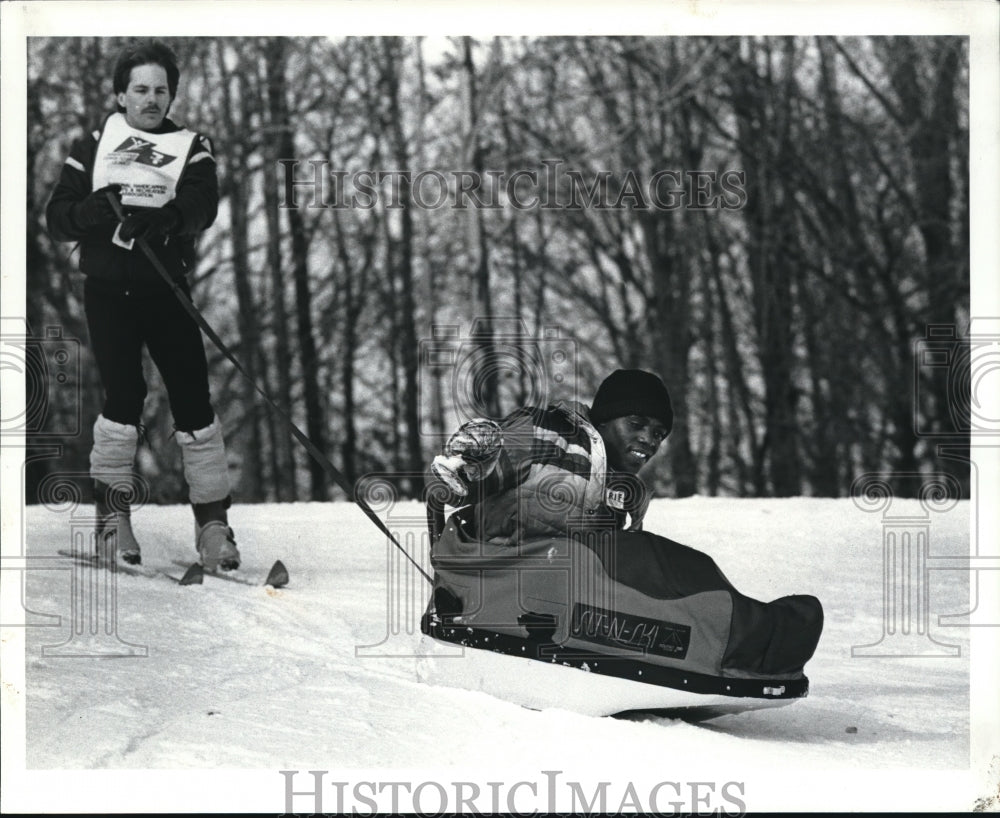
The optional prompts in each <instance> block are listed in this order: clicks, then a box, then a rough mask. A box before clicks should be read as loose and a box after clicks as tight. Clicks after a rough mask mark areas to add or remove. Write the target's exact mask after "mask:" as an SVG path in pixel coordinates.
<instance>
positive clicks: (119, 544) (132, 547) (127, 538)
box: [95, 483, 142, 565]
mask: <svg viewBox="0 0 1000 818" xmlns="http://www.w3.org/2000/svg"><path fill="white" fill-rule="evenodd" d="M95 491H96V506H97V556H98V558H99V559H106V560H108V561H112V560H114V559H115V554H116V553H117V555H118V556H119V557H120V558H121V560H122V562H125V563H128V564H129V565H139V564H140V563H141V562H142V551H141V549H140V548H139V543H138V541H137V540H136V538H135V534H133V533H132V514H131V508H130V505H129V498H128V494H127V493H126V492H125V491H122V490H121V489H118V488H111V487H109V486H106V485H104V484H103V483H96V485H95Z"/></svg>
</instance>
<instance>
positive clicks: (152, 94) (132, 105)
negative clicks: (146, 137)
mask: <svg viewBox="0 0 1000 818" xmlns="http://www.w3.org/2000/svg"><path fill="white" fill-rule="evenodd" d="M118 104H119V105H121V106H122V108H124V109H125V121H126V122H128V124H129V125H131V126H132V127H133V128H137V129H138V130H140V131H154V130H156V129H157V128H159V127H160V123H162V122H163V118H164V117H165V116H166V115H167V111H168V110H170V89H169V88H168V86H167V72H166V69H165V68H164V67H163V66H162V65H155V64H149V65H137V66H136V67H135V68H133V69H132V73H131V74H130V75H129V80H128V88H127V89H126V90H125V91H124V92H123V93H121V94H119V95H118Z"/></svg>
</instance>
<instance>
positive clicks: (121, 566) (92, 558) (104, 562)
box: [57, 549, 204, 585]
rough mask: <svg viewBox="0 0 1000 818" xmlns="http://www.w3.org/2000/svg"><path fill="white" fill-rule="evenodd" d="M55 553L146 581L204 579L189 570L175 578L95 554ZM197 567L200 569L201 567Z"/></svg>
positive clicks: (191, 582) (196, 582)
mask: <svg viewBox="0 0 1000 818" xmlns="http://www.w3.org/2000/svg"><path fill="white" fill-rule="evenodd" d="M57 553H58V554H59V556H60V557H68V558H69V559H71V560H73V561H75V562H76V563H78V564H80V565H85V566H93V567H96V568H103V569H104V570H105V571H114V572H115V573H117V574H125V575H126V576H130V577H146V578H147V579H154V578H156V577H164V578H165V579H169V580H170V581H171V582H176V583H177V584H178V585H201V583H202V582H203V581H204V577H203V576H202V575H201V574H200V573H199V572H192V571H190V570H189V571H186V572H185V573H184V575H183V576H180V577H177V576H174V575H173V574H168V573H167V572H166V571H161V570H160V569H158V568H146V567H143V566H141V565H129V564H128V563H124V562H121V561H119V560H114V561H112V560H108V559H106V558H104V557H100V556H98V555H97V554H84V553H82V552H80V551H66V550H62V549H61V550H59V551H58V552H57ZM198 567H199V568H200V567H201V566H198Z"/></svg>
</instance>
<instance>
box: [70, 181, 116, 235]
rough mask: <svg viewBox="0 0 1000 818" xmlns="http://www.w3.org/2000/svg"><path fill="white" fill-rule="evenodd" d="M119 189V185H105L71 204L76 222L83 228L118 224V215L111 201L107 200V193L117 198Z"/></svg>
mask: <svg viewBox="0 0 1000 818" xmlns="http://www.w3.org/2000/svg"><path fill="white" fill-rule="evenodd" d="M121 189H122V186H121V185H106V186H105V187H102V188H101V189H100V190H95V191H94V192H93V193H91V194H90V195H88V196H87V198H86V199H84V200H83V201H82V202H77V203H76V204H75V205H73V218H74V219H75V220H76V222H77V224H79V225H80V227H84V228H87V227H103V226H105V225H111V224H118V217H117V216H116V215H115V211H114V208H113V207H112V206H111V202H110V201H108V194H109V193H110V194H112V195H113V196H114V197H115V198H116V199H118V197H119V195H120V194H121ZM119 201H120V199H119Z"/></svg>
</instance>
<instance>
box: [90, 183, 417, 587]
mask: <svg viewBox="0 0 1000 818" xmlns="http://www.w3.org/2000/svg"><path fill="white" fill-rule="evenodd" d="M107 196H108V200H109V201H110V202H111V207H112V208H113V209H114V211H115V216H116V217H117V218H118V221H119V223H120V222H123V221H124V220H125V212H124V211H123V210H122V206H121V204H120V203H119V202H118V200H117V199H116V198H115V196H114V194H113V193H111V192H109V193H108V194H107ZM135 242H136V244H138V245H139V249H140V250H142V252H143V254H144V255H145V256H146V258H148V259H149V262H150V264H152V265H153V269H154V270H156V272H157V273H158V274H159V276H160V278H162V279H163V280H164V281H165V282H166V283H167V284H168V285H169V287H170V289H171V290H173V292H174V295H176V296H177V298H178V299H179V300H180V302H181V305H182V306H183V307H184V309H185V310H186V311H187V313H188V315H190V316H191V318H192V319H194V321H195V323H196V324H197V325H198V326H199V327H200V328H201V330H202V332H204V333H205V335H207V336H208V337H209V339H210V340H211V341H212V343H213V344H215V346H216V347H217V348H218V350H219V351H220V352H221V353H222V354H223V355H225V356H226V358H228V359H229V361H230V362H231V363H232V364H233V366H235V367H236V371H237V372H239V373H240V374H241V375H242V376H243V377H244V378H245V379H246V381H247V382H248V383H249V384H250V385H251V386H252V387H253V388H254V390H255V391H256V392H257V394H258V395H260V396H261V397H262V398H264V400H265V401H267V403H268V405H269V406H270V407H271V408H272V409H274V411H275V412H277V414H278V417H279V418H281V420H282V421H283V422H284V423H285V425H286V426H287V427H288V428H289V430H290V431H291V432H292V434H293V435H295V439H296V440H298V441H299V443H301V444H302V445H303V446H304V447H305V449H306V451H307V452H309V454H310V455H312V457H313V458H314V459H315V460H316V462H317V463H319V464H320V465H321V466H322V467H323V468H324V470H325V471H326V473H327V474H329V475H330V477H332V478H333V480H334V482H335V483H336V484H337V485H338V486H340V487H341V488H342V489H343V490H344V491H345V492H347V496H348V497H349V498H350V499H351V500H353V501H354V503H355V504H356V505H357V506H358V508H360V509H361V510H362V511H363V512H364V513H365V515H366V516H367V517H368V518H369V519H370V520H371V521H372V522H373V523H375V525H376V526H377V527H378V529H379V530H380V531H381V532H382V533H383V534H385V535H386V536H387V537H388V538H389V541H390V542H391V543H392V544H393V545H394V546H396V548H398V549H399V550H400V552H401V553H402V554H403V556H404V557H406V558H407V559H408V560H409V561H410V562H411V563H412V564H413V567H414V568H416V569H417V570H418V571H419V572H420V573H421V574H422V575H423V577H424V579H426V580H427V581H428V582H429V583H430V584H431V585H433V584H434V579H433V578H432V577H431V576H430V574H428V573H427V572H426V571H425V570H424V569H423V568H421V567H420V565H419V564H418V563H417V561H416V560H414V559H413V557H411V556H410V555H409V554H408V553H407V551H406V549H405V548H403V546H402V545H400V544H399V541H398V540H397V539H396V538H395V537H394V536H393V534H392V532H391V531H389V529H388V528H386V526H385V523H383V522H382V520H380V519H379V517H378V515H377V514H376V513H375V512H374V511H373V510H372V508H371V506H369V505H368V503H367V502H365V501H364V500H363V499H362V498H360V497H358V496H357V495H355V493H354V488H353V486H351V484H350V482H349V481H348V480H347V478H346V477H345V476H344V474H343V473H342V472H341V471H340V469H338V468H337V467H336V466H334V465H333V463H331V462H330V459H329V458H328V457H327V456H326V455H325V454H323V452H321V451H320V450H319V449H318V448H317V447H316V444H315V443H313V442H312V441H311V440H310V439H309V438H308V436H307V435H306V434H305V432H303V431H302V430H301V429H300V428H299V427H298V426H297V425H296V424H295V421H293V420H292V419H291V418H290V417H289V416H288V415H287V414H286V413H285V411H284V410H283V409H282V408H281V407H280V406H278V404H276V403H275V402H274V401H273V400H271V397H270V396H269V395H268V394H267V393H266V392H265V391H264V390H263V389H261V387H260V386H258V385H257V383H256V382H255V381H254V380H253V378H251V377H250V375H249V374H248V373H247V371H246V370H245V369H244V368H243V365H242V364H241V363H240V362H239V360H238V359H237V358H236V356H235V355H234V354H233V353H232V352H231V351H230V349H229V347H227V346H226V344H225V342H224V341H223V340H222V339H221V338H220V337H219V336H218V334H217V333H216V332H215V330H214V329H212V326H211V324H209V323H208V321H206V320H205V317H204V316H203V315H202V314H201V313H200V312H199V311H198V308H197V307H196V306H195V305H194V302H193V301H192V300H191V299H190V298H189V297H188V295H187V293H185V292H184V290H182V289H181V288H180V285H179V284H178V283H177V282H176V281H174V279H173V278H172V277H171V276H170V273H168V272H167V268H166V267H164V266H163V263H162V262H161V261H160V260H159V259H158V258H157V257H156V253H154V252H153V248H151V247H150V246H149V243H148V242H147V241H146V239H145V238H143V237H142V236H139V237H137V238H136V239H135Z"/></svg>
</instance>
